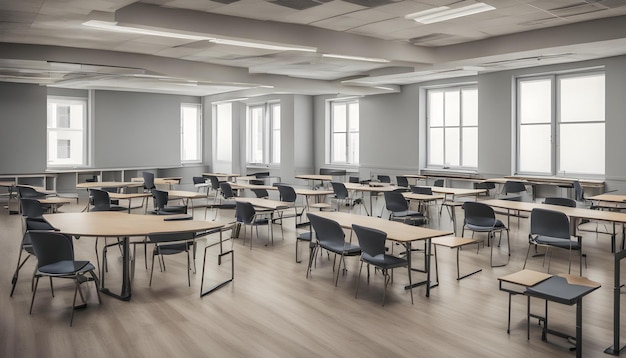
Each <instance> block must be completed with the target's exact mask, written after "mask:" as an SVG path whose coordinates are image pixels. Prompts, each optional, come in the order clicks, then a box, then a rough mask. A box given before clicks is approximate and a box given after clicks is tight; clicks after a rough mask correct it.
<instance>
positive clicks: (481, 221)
mask: <svg viewBox="0 0 626 358" xmlns="http://www.w3.org/2000/svg"><path fill="white" fill-rule="evenodd" d="M463 210H464V211H465V224H469V225H476V226H491V225H495V222H496V214H495V212H494V211H493V209H492V208H491V206H489V205H487V204H483V203H481V202H477V201H466V202H464V203H463Z"/></svg>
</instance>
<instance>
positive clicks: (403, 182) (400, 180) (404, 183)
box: [396, 175, 409, 188]
mask: <svg viewBox="0 0 626 358" xmlns="http://www.w3.org/2000/svg"><path fill="white" fill-rule="evenodd" d="M396 183H397V184H398V186H401V187H403V188H408V187H409V178H407V177H405V176H402V175H396Z"/></svg>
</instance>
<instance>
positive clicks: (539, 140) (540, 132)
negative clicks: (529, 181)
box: [519, 124, 552, 174]
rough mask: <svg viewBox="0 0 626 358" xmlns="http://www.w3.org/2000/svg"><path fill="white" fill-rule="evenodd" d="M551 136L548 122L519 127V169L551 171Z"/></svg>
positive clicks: (533, 171)
mask: <svg viewBox="0 0 626 358" xmlns="http://www.w3.org/2000/svg"><path fill="white" fill-rule="evenodd" d="M551 136H552V135H551V129H550V125H549V124H545V125H544V124H541V125H525V126H521V127H520V136H519V137H520V143H519V151H520V156H519V157H520V159H519V160H520V163H519V170H520V171H522V172H532V173H546V174H550V173H551V172H552V160H551V154H550V153H551V151H550V148H551Z"/></svg>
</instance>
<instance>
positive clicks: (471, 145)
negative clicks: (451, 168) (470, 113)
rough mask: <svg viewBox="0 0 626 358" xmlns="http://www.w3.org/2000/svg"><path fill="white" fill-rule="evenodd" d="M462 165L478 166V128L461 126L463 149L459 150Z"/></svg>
mask: <svg viewBox="0 0 626 358" xmlns="http://www.w3.org/2000/svg"><path fill="white" fill-rule="evenodd" d="M461 155H462V157H463V158H462V162H461V165H462V166H464V167H478V128H476V127H469V128H463V150H462V151H461Z"/></svg>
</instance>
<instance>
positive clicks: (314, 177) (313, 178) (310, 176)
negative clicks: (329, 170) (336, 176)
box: [296, 174, 333, 189]
mask: <svg viewBox="0 0 626 358" xmlns="http://www.w3.org/2000/svg"><path fill="white" fill-rule="evenodd" d="M296 179H304V180H308V181H310V182H311V188H312V189H315V181H317V180H319V181H320V186H322V187H323V186H324V182H325V181H332V180H333V177H332V175H323V174H300V175H296Z"/></svg>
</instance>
